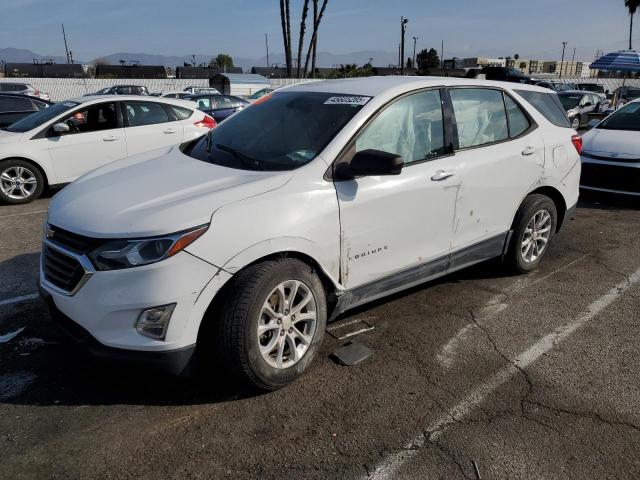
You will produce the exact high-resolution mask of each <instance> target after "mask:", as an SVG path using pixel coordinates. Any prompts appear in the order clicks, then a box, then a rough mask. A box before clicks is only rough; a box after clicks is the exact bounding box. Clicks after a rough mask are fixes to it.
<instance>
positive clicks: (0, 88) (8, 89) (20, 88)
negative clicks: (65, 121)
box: [0, 82, 51, 101]
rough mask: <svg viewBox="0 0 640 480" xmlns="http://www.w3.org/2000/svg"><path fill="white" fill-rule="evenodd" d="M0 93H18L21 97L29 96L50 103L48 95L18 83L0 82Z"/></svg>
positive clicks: (26, 84) (25, 84)
mask: <svg viewBox="0 0 640 480" xmlns="http://www.w3.org/2000/svg"><path fill="white" fill-rule="evenodd" d="M0 92H2V93H19V94H21V95H29V96H31V97H38V98H41V99H43V100H47V101H50V100H51V97H50V96H49V94H48V93H45V92H41V91H39V90H36V89H35V88H33V87H32V86H31V85H29V84H28V83H18V82H0Z"/></svg>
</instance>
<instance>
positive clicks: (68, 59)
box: [62, 23, 71, 63]
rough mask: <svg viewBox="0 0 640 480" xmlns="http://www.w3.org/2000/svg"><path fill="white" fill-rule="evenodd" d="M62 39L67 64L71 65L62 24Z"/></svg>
mask: <svg viewBox="0 0 640 480" xmlns="http://www.w3.org/2000/svg"><path fill="white" fill-rule="evenodd" d="M62 38H63V39H64V51H65V52H66V54H67V63H71V60H70V56H69V47H67V34H66V33H65V31H64V23H63V24H62Z"/></svg>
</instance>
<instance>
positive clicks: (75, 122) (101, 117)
mask: <svg viewBox="0 0 640 480" xmlns="http://www.w3.org/2000/svg"><path fill="white" fill-rule="evenodd" d="M61 122H64V123H66V124H67V125H69V127H70V128H71V130H70V131H69V133H68V134H67V135H70V134H74V133H86V132H97V131H100V130H111V129H113V128H118V112H117V110H116V104H115V103H99V104H97V105H91V106H90V107H87V108H85V109H84V110H77V111H76V112H74V113H72V114H71V115H69V116H68V117H66V118H65V119H64V120H61Z"/></svg>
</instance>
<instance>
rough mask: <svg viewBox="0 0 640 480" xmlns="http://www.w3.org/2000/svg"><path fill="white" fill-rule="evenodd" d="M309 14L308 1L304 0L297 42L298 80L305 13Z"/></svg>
mask: <svg viewBox="0 0 640 480" xmlns="http://www.w3.org/2000/svg"><path fill="white" fill-rule="evenodd" d="M308 12H309V0H304V6H303V7H302V20H301V21H300V40H299V41H298V65H297V67H298V71H297V73H298V78H302V77H301V75H300V73H301V70H302V46H303V45H304V33H305V31H306V29H307V13H308Z"/></svg>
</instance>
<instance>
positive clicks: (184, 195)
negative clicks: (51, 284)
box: [48, 147, 292, 238]
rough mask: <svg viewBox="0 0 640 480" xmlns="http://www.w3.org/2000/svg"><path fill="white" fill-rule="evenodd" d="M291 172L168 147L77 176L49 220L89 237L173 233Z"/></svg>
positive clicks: (58, 199) (55, 200) (57, 199)
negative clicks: (224, 162)
mask: <svg viewBox="0 0 640 480" xmlns="http://www.w3.org/2000/svg"><path fill="white" fill-rule="evenodd" d="M291 176H292V172H260V171H253V170H237V169H233V168H226V167H221V166H218V165H213V164H210V163H206V162H203V161H200V160H196V159H194V158H191V157H189V156H187V155H184V154H183V153H182V152H181V151H180V150H179V148H178V147H171V148H170V149H162V150H156V151H153V152H147V153H145V154H142V155H137V156H134V157H130V158H127V159H124V160H120V161H117V162H114V163H111V164H109V165H107V166H105V167H102V168H99V169H97V170H94V171H93V172H91V173H89V174H87V175H85V176H83V177H81V178H79V179H78V180H76V181H75V182H74V183H72V184H71V185H69V186H67V187H65V188H64V189H63V190H62V191H60V192H59V193H58V194H57V195H55V196H54V197H53V199H52V200H51V203H50V206H49V220H48V221H49V223H50V224H51V225H55V226H58V227H60V228H63V229H65V230H69V231H72V232H75V233H79V234H81V235H86V236H90V237H103V238H133V237H149V236H154V235H163V234H167V233H174V232H178V231H181V230H186V229H188V228H191V227H195V226H197V225H203V224H206V223H209V222H210V220H211V216H212V215H213V213H214V212H215V211H216V210H217V209H218V208H220V207H222V206H224V205H227V204H229V203H233V202H237V201H240V200H243V199H245V198H249V197H253V196H256V195H260V194H262V193H265V192H268V191H271V190H275V189H277V188H279V187H281V186H282V185H284V184H285V183H286V182H287V181H288V180H289V179H290V178H291Z"/></svg>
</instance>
